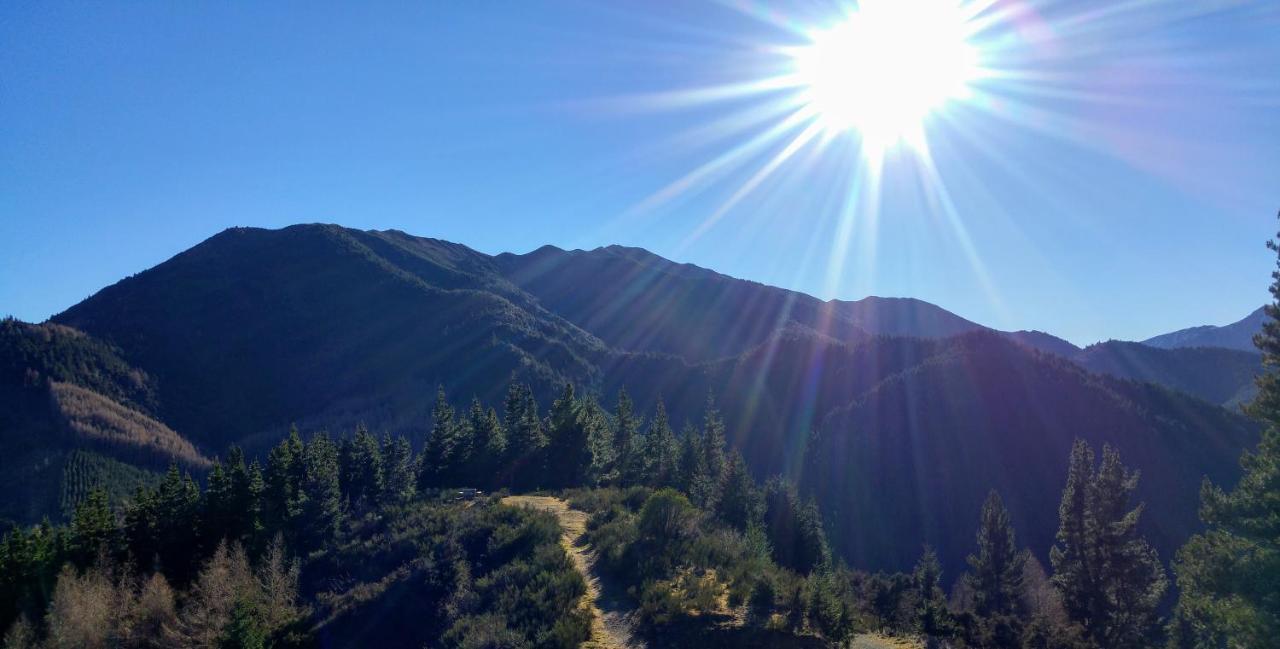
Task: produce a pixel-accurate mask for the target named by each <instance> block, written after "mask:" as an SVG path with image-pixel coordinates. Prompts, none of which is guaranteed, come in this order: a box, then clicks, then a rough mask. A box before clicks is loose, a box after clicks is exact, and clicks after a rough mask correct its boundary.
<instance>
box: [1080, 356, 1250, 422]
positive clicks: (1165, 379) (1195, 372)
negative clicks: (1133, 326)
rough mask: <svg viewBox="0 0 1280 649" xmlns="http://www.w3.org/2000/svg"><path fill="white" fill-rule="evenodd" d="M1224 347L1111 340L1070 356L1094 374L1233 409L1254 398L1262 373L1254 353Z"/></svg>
mask: <svg viewBox="0 0 1280 649" xmlns="http://www.w3.org/2000/svg"><path fill="white" fill-rule="evenodd" d="M1256 352H1257V350H1256V349H1255V350H1253V351H1252V352H1247V351H1240V350H1237V349H1228V348H1226V347H1170V348H1167V349H1162V348H1158V347H1150V346H1148V345H1146V344H1143V343H1130V342H1123V341H1119V340H1111V341H1107V342H1105V343H1098V344H1096V345H1090V346H1088V347H1086V348H1085V349H1083V350H1081V351H1080V352H1079V353H1078V354H1076V355H1074V356H1072V357H1071V359H1072V360H1074V361H1075V362H1076V363H1079V364H1080V365H1081V366H1083V367H1084V368H1086V369H1088V370H1089V371H1091V372H1095V373H1098V374H1109V375H1111V376H1116V377H1120V378H1126V379H1133V380H1135V381H1147V382H1150V383H1157V384H1159V385H1163V386H1165V387H1167V388H1170V389H1173V390H1178V391H1180V392H1185V393H1187V394H1190V395H1194V396H1197V397H1200V398H1201V399H1204V400H1205V401H1208V402H1210V403H1217V404H1222V405H1225V406H1228V407H1231V408H1235V407H1238V406H1239V405H1240V404H1242V403H1244V402H1246V401H1248V400H1249V399H1251V398H1253V395H1254V394H1255V393H1256V392H1257V388H1256V387H1255V386H1254V384H1253V379H1254V377H1255V376H1257V375H1258V374H1259V373H1261V372H1262V360H1261V357H1260V356H1259V355H1258V354H1257V353H1256Z"/></svg>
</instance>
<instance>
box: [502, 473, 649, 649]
mask: <svg viewBox="0 0 1280 649" xmlns="http://www.w3.org/2000/svg"><path fill="white" fill-rule="evenodd" d="M502 504H504V505H512V506H516V507H531V508H533V509H541V510H543V511H548V512H551V513H552V514H555V516H556V518H557V519H559V521H560V529H561V530H562V533H561V535H560V545H562V546H564V549H565V552H568V553H569V557H570V558H571V559H573V565H574V566H576V567H577V568H578V572H580V573H582V578H583V579H585V580H586V582H587V595H586V597H584V598H583V601H582V605H583V606H584V607H586V608H589V609H590V610H591V638H590V639H588V640H587V641H586V642H584V643H583V644H582V647H583V649H644V647H645V643H644V642H643V641H641V640H640V639H639V638H636V637H635V636H634V635H633V634H632V633H631V625H630V624H629V623H628V622H627V619H626V610H625V608H624V607H623V606H622V604H621V603H620V602H618V601H616V600H613V599H610V598H607V597H605V595H604V594H603V593H604V591H603V589H602V588H601V585H600V578H599V575H597V574H596V571H595V554H594V553H593V552H592V551H591V548H590V547H588V546H587V544H586V542H585V541H584V539H583V538H582V535H583V534H584V533H585V532H586V531H587V518H589V516H588V515H587V513H586V512H582V511H578V510H576V509H570V508H569V503H567V502H565V501H563V500H561V499H559V498H553V497H551V496H507V497H506V498H503V499H502Z"/></svg>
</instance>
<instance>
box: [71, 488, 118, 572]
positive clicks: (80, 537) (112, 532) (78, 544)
mask: <svg viewBox="0 0 1280 649" xmlns="http://www.w3.org/2000/svg"><path fill="white" fill-rule="evenodd" d="M118 531H119V527H118V525H117V524H116V515H115V512H113V511H112V510H111V505H110V504H109V503H108V502H107V492H106V491H105V490H103V489H101V488H97V489H93V490H91V491H89V495H88V496H87V497H86V498H85V499H84V501H82V502H81V503H80V504H79V505H77V506H76V511H75V513H74V514H73V515H72V516H71V552H72V558H73V560H74V562H75V563H76V564H77V565H79V566H82V567H83V566H87V565H89V564H90V563H92V562H93V560H94V559H96V558H97V556H98V554H99V553H106V554H107V556H114V555H115V554H116V552H117V551H118V549H119V547H118V544H119V542H120V538H119V534H118Z"/></svg>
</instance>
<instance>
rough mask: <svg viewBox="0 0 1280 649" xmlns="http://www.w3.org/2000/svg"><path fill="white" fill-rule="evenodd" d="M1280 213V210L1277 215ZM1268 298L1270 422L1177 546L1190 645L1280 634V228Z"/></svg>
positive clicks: (1262, 382) (1262, 344) (1261, 415)
mask: <svg viewBox="0 0 1280 649" xmlns="http://www.w3.org/2000/svg"><path fill="white" fill-rule="evenodd" d="M1277 217H1280V214H1278V215H1277ZM1276 236H1277V239H1276V240H1272V241H1268V242H1267V247H1268V248H1269V249H1270V250H1272V251H1273V252H1275V253H1277V255H1276V270H1275V271H1273V272H1272V273H1271V277H1272V280H1273V281H1272V284H1271V297H1272V302H1271V304H1269V305H1267V307H1266V315H1267V318H1266V321H1265V322H1264V324H1263V326H1262V332H1261V333H1260V334H1258V335H1257V336H1255V337H1254V339H1253V343H1254V345H1256V346H1257V347H1258V349H1259V350H1261V351H1262V358H1263V366H1264V368H1265V371H1264V372H1263V374H1262V375H1260V376H1259V377H1258V379H1257V384H1258V395H1257V397H1255V399H1254V401H1253V402H1252V403H1251V404H1249V406H1248V408H1247V410H1246V411H1247V412H1248V414H1249V415H1251V416H1252V417H1254V418H1255V419H1257V420H1258V421H1260V422H1262V424H1263V425H1264V426H1265V428H1264V430H1263V432H1262V440H1261V441H1260V442H1259V443H1258V447H1257V448H1256V449H1254V450H1253V451H1252V452H1246V453H1244V454H1242V455H1241V457H1240V466H1241V467H1242V468H1243V469H1244V475H1243V476H1242V477H1241V478H1240V481H1239V482H1238V483H1236V486H1235V488H1234V489H1233V490H1231V491H1229V492H1228V491H1223V490H1222V489H1221V488H1219V487H1217V486H1215V485H1213V484H1212V483H1210V482H1209V481H1208V479H1207V478H1206V479H1205V482H1204V486H1203V487H1202V488H1201V490H1200V501H1201V504H1200V517H1201V518H1202V519H1203V520H1204V522H1205V524H1206V525H1208V526H1209V529H1208V530H1207V531H1206V532H1204V533H1203V534H1197V535H1196V536H1193V537H1191V539H1190V540H1189V541H1187V544H1186V545H1185V546H1183V547H1182V549H1181V550H1180V551H1179V552H1178V557H1177V561H1176V563H1175V564H1174V571H1175V572H1176V573H1177V575H1178V586H1179V588H1180V589H1181V591H1182V593H1181V596H1180V598H1179V601H1178V608H1177V618H1176V624H1177V625H1178V627H1180V628H1179V629H1175V631H1177V632H1178V635H1179V636H1181V637H1182V638H1183V639H1184V642H1185V645H1186V646H1198V647H1218V646H1228V647H1232V648H1237V647H1261V646H1265V645H1266V644H1267V643H1268V642H1275V641H1276V639H1277V638H1280V369H1277V368H1280V234H1277V235H1276Z"/></svg>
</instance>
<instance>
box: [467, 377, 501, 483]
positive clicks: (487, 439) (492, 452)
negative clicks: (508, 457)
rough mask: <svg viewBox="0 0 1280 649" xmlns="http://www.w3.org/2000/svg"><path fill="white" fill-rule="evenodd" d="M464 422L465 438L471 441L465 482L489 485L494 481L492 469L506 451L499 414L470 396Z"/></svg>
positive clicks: (495, 467) (494, 469) (497, 466)
mask: <svg viewBox="0 0 1280 649" xmlns="http://www.w3.org/2000/svg"><path fill="white" fill-rule="evenodd" d="M464 426H465V427H466V429H467V435H466V438H467V439H468V440H469V441H470V443H471V457H470V461H469V462H468V463H467V469H466V471H465V473H466V479H465V482H466V483H467V484H474V485H482V486H485V487H492V486H493V485H494V484H495V482H496V480H495V477H494V473H495V472H496V471H497V470H498V468H499V465H500V462H501V460H502V457H503V455H505V454H506V451H507V435H506V432H505V431H503V430H502V423H501V422H500V421H499V420H498V414H497V413H496V412H494V410H493V409H492V408H491V409H488V410H485V408H484V405H483V404H481V403H480V399H472V400H471V409H470V410H469V411H468V412H467V421H466V423H465V424H464Z"/></svg>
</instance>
